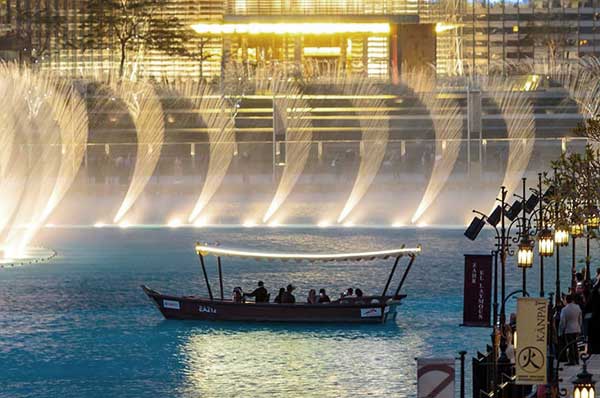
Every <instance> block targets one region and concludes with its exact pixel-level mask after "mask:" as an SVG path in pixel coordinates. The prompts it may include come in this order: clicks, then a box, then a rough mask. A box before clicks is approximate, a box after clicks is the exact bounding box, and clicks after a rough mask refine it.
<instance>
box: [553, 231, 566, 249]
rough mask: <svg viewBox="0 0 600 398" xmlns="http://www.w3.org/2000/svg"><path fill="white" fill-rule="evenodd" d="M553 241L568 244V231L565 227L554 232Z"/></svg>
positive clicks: (561, 244) (559, 244)
mask: <svg viewBox="0 0 600 398" xmlns="http://www.w3.org/2000/svg"><path fill="white" fill-rule="evenodd" d="M554 243H556V244H557V245H558V246H566V245H568V244H569V231H567V230H566V229H560V228H559V229H557V230H556V231H555V232H554Z"/></svg>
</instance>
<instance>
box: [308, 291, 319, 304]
mask: <svg viewBox="0 0 600 398" xmlns="http://www.w3.org/2000/svg"><path fill="white" fill-rule="evenodd" d="M306 302H307V303H308V304H317V291H316V290H315V289H310V291H309V292H308V297H307V298H306Z"/></svg>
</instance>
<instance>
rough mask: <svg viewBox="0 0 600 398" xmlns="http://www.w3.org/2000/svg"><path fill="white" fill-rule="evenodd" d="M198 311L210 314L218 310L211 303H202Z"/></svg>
mask: <svg viewBox="0 0 600 398" xmlns="http://www.w3.org/2000/svg"><path fill="white" fill-rule="evenodd" d="M198 312H206V313H208V314H216V313H217V310H216V309H215V308H214V307H211V306H210V305H201V306H199V307H198Z"/></svg>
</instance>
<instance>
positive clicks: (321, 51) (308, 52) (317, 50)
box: [302, 47, 342, 57]
mask: <svg viewBox="0 0 600 398" xmlns="http://www.w3.org/2000/svg"><path fill="white" fill-rule="evenodd" d="M302 51H303V52H304V55H305V56H307V57H338V56H340V55H341V54H342V50H341V48H339V47H304V49H303V50H302Z"/></svg>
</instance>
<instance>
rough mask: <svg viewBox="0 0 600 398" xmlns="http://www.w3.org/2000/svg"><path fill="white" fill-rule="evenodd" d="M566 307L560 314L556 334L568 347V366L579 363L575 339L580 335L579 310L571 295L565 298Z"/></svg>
mask: <svg viewBox="0 0 600 398" xmlns="http://www.w3.org/2000/svg"><path fill="white" fill-rule="evenodd" d="M566 301H567V305H566V306H565V308H563V309H562V311H561V312H560V324H559V327H558V333H559V335H561V336H564V338H565V344H566V346H567V347H568V348H567V350H568V355H567V358H568V364H569V365H576V364H578V363H579V355H578V353H577V342H576V341H577V337H579V334H580V333H581V320H582V319H581V318H582V316H581V308H580V307H579V305H577V304H575V303H574V302H573V296H572V295H571V294H569V295H567V297H566Z"/></svg>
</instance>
